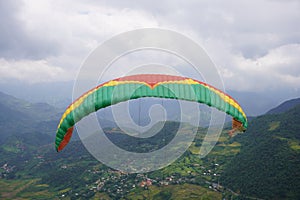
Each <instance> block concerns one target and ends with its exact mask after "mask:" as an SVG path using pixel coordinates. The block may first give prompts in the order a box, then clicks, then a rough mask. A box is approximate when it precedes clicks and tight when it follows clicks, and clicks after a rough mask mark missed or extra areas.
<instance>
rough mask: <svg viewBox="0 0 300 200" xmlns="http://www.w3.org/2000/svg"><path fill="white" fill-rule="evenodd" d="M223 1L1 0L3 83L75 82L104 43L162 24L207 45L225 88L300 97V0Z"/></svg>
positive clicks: (1, 72) (0, 69)
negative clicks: (289, 92)
mask: <svg viewBox="0 0 300 200" xmlns="http://www.w3.org/2000/svg"><path fill="white" fill-rule="evenodd" d="M220 2H221V1H196V0H195V1H188V2H187V1H174V0H168V1H160V2H159V3H158V2H157V3H153V2H151V1H136V2H133V1H129V0H128V1H126V0H125V1H124V0H120V1H76V0H73V1H71V0H65V1H52V0H41V1H29V0H24V1H17V0H15V1H14V0H13V1H5V0H0V24H1V26H0V29H1V30H0V81H2V82H5V81H8V80H9V81H13V80H18V81H20V80H21V81H24V82H33V83H38V82H44V81H62V80H72V79H73V78H74V77H75V75H76V73H77V71H78V69H79V67H80V64H81V63H82V62H83V60H84V59H85V58H86V57H87V56H88V54H89V53H90V52H91V51H92V50H93V49H94V48H96V47H97V46H98V45H99V44H101V43H102V42H103V41H105V40H107V39H109V38H111V37H112V36H114V35H116V34H119V33H122V32H125V31H129V30H133V29H136V28H146V27H159V28H166V29H171V30H175V31H178V32H180V33H183V34H185V35H187V36H189V37H190V38H192V39H193V40H195V41H196V42H198V43H199V44H200V45H201V46H202V47H204V48H205V49H206V51H207V53H208V54H209V56H210V57H211V58H212V59H213V61H214V62H215V64H216V65H217V67H218V69H219V71H220V73H221V75H222V77H223V79H224V83H225V86H226V89H231V90H238V91H265V90H269V89H278V88H281V89H283V88H289V89H292V90H295V91H298V93H299V91H300V57H299V55H300V26H299V21H300V12H299V10H300V3H299V1H296V0H295V1H292V0H290V1H284V0H282V1H279V0H270V1H261V0H253V1H233V0H231V1H226V3H220ZM222 2H224V1H222Z"/></svg>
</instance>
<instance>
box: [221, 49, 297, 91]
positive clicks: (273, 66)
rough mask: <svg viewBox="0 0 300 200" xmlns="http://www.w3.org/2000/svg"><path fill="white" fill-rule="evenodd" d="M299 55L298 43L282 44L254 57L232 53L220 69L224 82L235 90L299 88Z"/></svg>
mask: <svg viewBox="0 0 300 200" xmlns="http://www.w3.org/2000/svg"><path fill="white" fill-rule="evenodd" d="M299 55H300V44H291V45H283V46H280V47H277V48H274V49H271V50H270V51H269V52H268V53H267V54H266V55H264V56H262V57H259V58H255V59H250V58H245V57H243V56H242V55H241V54H239V55H233V56H231V57H228V58H227V61H226V62H227V64H226V65H227V66H224V67H222V68H221V69H220V71H221V74H223V78H224V81H225V84H226V86H227V87H228V88H230V89H233V90H237V91H245V90H246V91H268V90H284V89H287V88H292V89H299V86H300V68H299V66H300V59H299Z"/></svg>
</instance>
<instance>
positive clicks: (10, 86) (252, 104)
mask: <svg viewBox="0 0 300 200" xmlns="http://www.w3.org/2000/svg"><path fill="white" fill-rule="evenodd" d="M73 83H74V82H73V81H67V82H54V83H48V82H44V83H38V84H34V83H32V84H30V83H24V82H13V83H7V82H5V83H4V82H0V91H2V92H5V93H7V94H10V95H13V96H15V97H17V98H20V99H24V100H27V101H29V102H32V103H37V102H46V103H48V104H50V105H52V106H55V107H58V108H65V107H67V106H68V105H69V104H70V103H71V102H72V98H73V97H72V92H73ZM226 92H227V93H228V94H229V95H230V96H232V97H233V98H235V99H236V100H237V101H238V102H239V103H240V105H241V106H242V108H243V110H244V111H245V113H246V114H247V115H248V116H258V115H261V114H264V113H266V112H267V111H269V110H270V109H271V108H274V107H276V106H278V105H279V104H280V103H282V102H284V101H286V100H287V99H292V98H296V97H297V96H300V93H299V92H295V91H294V90H291V89H286V90H280V91H278V90H270V91H268V92H264V91H257V92H245V91H233V90H228V91H226Z"/></svg>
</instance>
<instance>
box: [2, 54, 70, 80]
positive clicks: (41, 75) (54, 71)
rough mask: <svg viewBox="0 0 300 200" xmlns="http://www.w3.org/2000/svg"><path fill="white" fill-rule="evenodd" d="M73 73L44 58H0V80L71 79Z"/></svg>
mask: <svg viewBox="0 0 300 200" xmlns="http://www.w3.org/2000/svg"><path fill="white" fill-rule="evenodd" d="M73 76H74V74H72V73H70V72H68V71H66V70H65V69H62V68H60V67H57V66H53V65H51V64H49V63H48V62H47V61H45V60H36V61H32V60H20V61H7V60H5V59H3V58H2V59H0V81H1V82H11V81H15V80H18V81H23V82H29V83H40V82H53V81H61V80H65V81H68V80H71V79H72V78H73Z"/></svg>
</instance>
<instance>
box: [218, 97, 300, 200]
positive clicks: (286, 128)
mask: <svg viewBox="0 0 300 200" xmlns="http://www.w3.org/2000/svg"><path fill="white" fill-rule="evenodd" d="M295 102H297V101H294V100H292V101H287V102H285V103H283V104H282V105H280V106H279V107H277V108H275V109H273V111H277V112H278V111H283V110H284V109H288V108H289V106H291V105H295ZM286 105H289V106H286ZM234 141H235V142H238V143H240V144H241V149H240V152H239V154H237V155H236V156H235V157H234V158H233V159H232V160H231V161H230V162H228V163H227V165H226V168H225V170H224V172H223V174H222V175H221V177H220V182H221V183H222V184H224V185H225V186H226V187H228V188H231V189H232V190H233V191H235V192H237V193H240V194H242V195H245V196H247V195H249V196H255V197H258V198H263V199H300V171H299V167H300V105H297V106H296V107H293V108H291V109H289V110H288V111H286V112H283V113H279V114H272V115H263V116H260V117H257V118H255V119H253V120H252V121H251V122H250V123H249V128H248V130H247V131H246V133H245V134H241V135H238V136H236V137H235V138H234Z"/></svg>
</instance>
